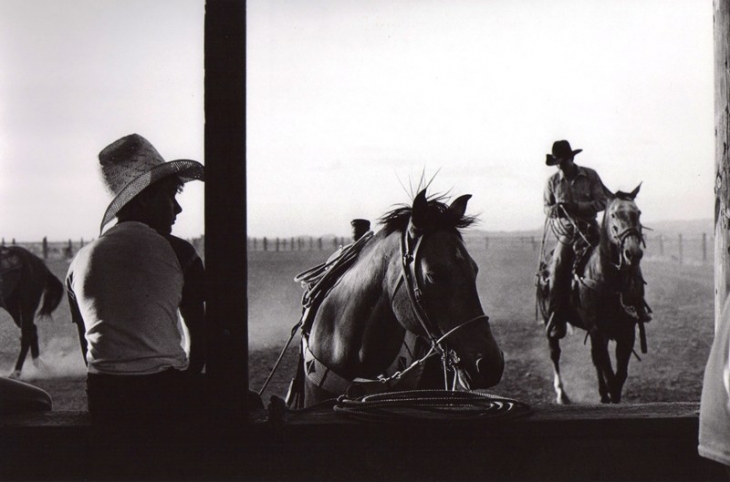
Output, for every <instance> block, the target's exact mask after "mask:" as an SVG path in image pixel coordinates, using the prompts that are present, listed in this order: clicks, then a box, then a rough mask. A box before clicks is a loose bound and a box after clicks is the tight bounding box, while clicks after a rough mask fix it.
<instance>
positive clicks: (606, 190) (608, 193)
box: [603, 185, 616, 202]
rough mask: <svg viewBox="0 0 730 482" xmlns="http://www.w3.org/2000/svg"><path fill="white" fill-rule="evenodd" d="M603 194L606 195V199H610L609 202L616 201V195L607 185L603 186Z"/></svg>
mask: <svg viewBox="0 0 730 482" xmlns="http://www.w3.org/2000/svg"><path fill="white" fill-rule="evenodd" d="M603 194H605V195H606V199H608V201H609V202H611V201H613V200H614V199H616V195H615V194H614V193H613V191H611V190H610V189H609V188H607V187H606V186H605V185H604V186H603Z"/></svg>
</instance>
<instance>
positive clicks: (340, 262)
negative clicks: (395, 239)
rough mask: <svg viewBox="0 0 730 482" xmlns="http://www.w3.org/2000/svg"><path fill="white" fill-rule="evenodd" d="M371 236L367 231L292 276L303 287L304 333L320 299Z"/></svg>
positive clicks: (352, 261) (371, 233)
mask: <svg viewBox="0 0 730 482" xmlns="http://www.w3.org/2000/svg"><path fill="white" fill-rule="evenodd" d="M372 237H373V232H372V231H368V232H367V233H365V234H364V235H363V236H362V237H361V238H360V239H358V240H357V241H356V242H354V243H351V244H348V245H345V246H343V247H341V248H340V249H339V250H338V251H336V252H335V253H334V254H333V255H332V256H330V257H329V259H328V260H327V261H325V262H324V263H321V264H318V265H317V266H314V267H313V268H309V269H308V270H306V271H302V272H301V273H299V274H298V275H296V276H295V277H294V281H295V282H299V283H301V284H302V288H304V293H303V294H302V319H301V321H300V325H301V329H302V331H303V332H304V333H309V329H310V328H311V327H312V323H313V322H314V314H315V313H316V312H317V308H318V307H319V305H320V304H321V303H322V300H324V298H325V297H326V296H327V293H329V292H330V290H331V289H332V288H333V287H334V285H335V283H336V282H337V280H339V279H340V277H342V275H343V274H344V273H345V272H346V271H347V270H348V269H350V267H351V266H352V265H353V263H354V262H355V260H356V259H357V257H358V255H359V254H360V251H362V248H363V247H364V246H365V244H367V242H368V241H370V239H371V238H372Z"/></svg>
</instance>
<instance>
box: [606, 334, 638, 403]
mask: <svg viewBox="0 0 730 482" xmlns="http://www.w3.org/2000/svg"><path fill="white" fill-rule="evenodd" d="M635 341H636V332H635V329H634V326H633V325H632V326H631V329H627V330H623V333H622V334H621V336H619V337H618V339H617V340H616V377H615V378H614V380H613V384H612V386H611V387H610V392H611V402H613V403H621V392H622V391H623V388H624V383H626V379H627V378H628V376H629V360H630V359H631V352H632V351H633V349H634V342H635Z"/></svg>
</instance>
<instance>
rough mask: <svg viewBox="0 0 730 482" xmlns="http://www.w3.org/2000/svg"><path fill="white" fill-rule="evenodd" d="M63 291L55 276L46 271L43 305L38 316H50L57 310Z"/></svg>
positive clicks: (61, 284)
mask: <svg viewBox="0 0 730 482" xmlns="http://www.w3.org/2000/svg"><path fill="white" fill-rule="evenodd" d="M64 292H65V290H64V288H63V283H61V281H60V280H59V279H58V278H56V276H55V275H54V274H53V273H51V272H50V271H46V286H45V288H44V289H43V304H42V305H41V309H40V310H39V311H38V314H39V315H41V316H51V313H53V310H55V309H56V308H58V305H59V304H60V303H61V298H62V297H63V294H64Z"/></svg>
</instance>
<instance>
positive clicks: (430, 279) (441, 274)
mask: <svg viewBox="0 0 730 482" xmlns="http://www.w3.org/2000/svg"><path fill="white" fill-rule="evenodd" d="M424 277H425V279H426V282H427V283H429V284H443V283H445V282H447V281H448V275H447V273H446V272H445V271H444V270H439V269H431V270H428V271H426V274H425V276H424Z"/></svg>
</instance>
